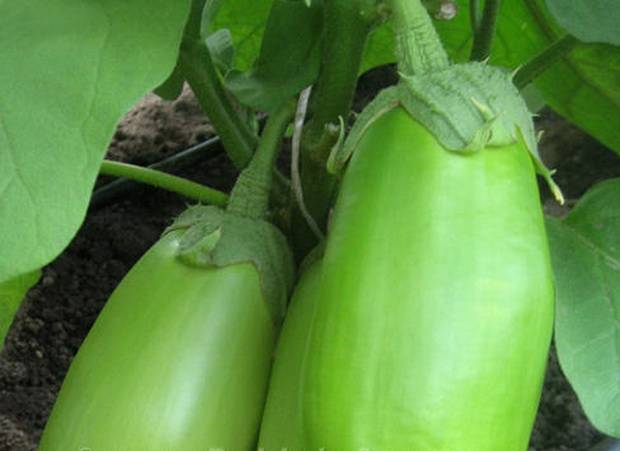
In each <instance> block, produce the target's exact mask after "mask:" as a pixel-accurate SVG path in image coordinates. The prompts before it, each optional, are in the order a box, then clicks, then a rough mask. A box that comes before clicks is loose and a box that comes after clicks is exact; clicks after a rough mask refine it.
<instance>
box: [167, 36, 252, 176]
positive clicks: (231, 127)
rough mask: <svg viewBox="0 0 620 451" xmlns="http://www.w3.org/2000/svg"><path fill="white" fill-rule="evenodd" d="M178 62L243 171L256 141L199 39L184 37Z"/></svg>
mask: <svg viewBox="0 0 620 451" xmlns="http://www.w3.org/2000/svg"><path fill="white" fill-rule="evenodd" d="M179 62H180V64H181V67H182V69H183V73H184V74H185V78H186V80H187V82H188V83H189V85H190V86H191V88H192V90H193V91H194V94H195V95H196V97H197V99H198V102H199V103H200V106H201V107H202V108H203V110H204V111H205V113H206V114H207V116H208V117H209V120H210V121H211V123H212V124H213V127H214V128H215V130H216V131H217V134H218V135H219V137H220V139H221V140H222V144H223V145H224V148H225V149H226V151H227V153H228V155H229V156H230V159H231V160H232V161H233V163H234V165H235V166H236V167H237V168H238V169H243V168H244V167H245V166H246V165H247V164H248V162H249V161H250V159H251V157H252V153H253V151H254V148H255V146H256V137H254V136H253V134H252V132H251V131H250V130H249V128H248V127H247V125H246V124H245V123H244V122H243V120H242V119H241V117H240V116H239V114H238V113H237V111H236V110H235V108H234V107H233V105H232V103H231V102H230V100H229V98H228V96H227V94H226V91H225V89H224V87H223V86H222V83H221V81H220V78H219V75H218V73H217V71H216V68H215V65H214V63H213V59H212V58H211V54H210V52H209V49H208V48H207V46H206V44H205V43H204V42H202V41H200V40H199V39H192V38H190V37H186V39H185V40H184V41H183V45H182V46H181V53H180V56H179Z"/></svg>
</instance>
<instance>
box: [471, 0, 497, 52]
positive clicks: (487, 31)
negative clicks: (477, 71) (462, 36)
mask: <svg viewBox="0 0 620 451" xmlns="http://www.w3.org/2000/svg"><path fill="white" fill-rule="evenodd" d="M501 3H502V2H501V0H486V1H485V2H484V10H483V12H482V18H481V19H480V22H479V24H478V27H477V28H476V29H475V31H474V45H473V47H472V49H471V56H470V60H471V61H484V60H486V59H487V58H488V57H489V56H490V55H491V46H492V45H493V37H494V36H495V25H496V24H497V16H498V14H499V8H500V6H501Z"/></svg>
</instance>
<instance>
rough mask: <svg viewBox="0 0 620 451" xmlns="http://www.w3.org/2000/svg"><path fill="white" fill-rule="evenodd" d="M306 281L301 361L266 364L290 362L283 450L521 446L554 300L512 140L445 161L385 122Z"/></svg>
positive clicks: (371, 131) (362, 151)
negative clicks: (310, 305) (312, 290)
mask: <svg viewBox="0 0 620 451" xmlns="http://www.w3.org/2000/svg"><path fill="white" fill-rule="evenodd" d="M319 285H320V286H319V287H318V289H316V294H315V297H316V299H314V301H315V302H316V305H315V307H314V312H313V314H312V317H311V318H310V319H308V321H310V322H311V324H310V325H309V326H307V330H309V332H308V338H307V339H306V340H305V341H306V342H307V343H305V345H304V349H298V352H299V353H301V357H295V353H294V352H289V353H287V355H281V356H279V357H283V358H296V359H299V360H301V364H298V368H300V370H299V375H298V376H297V377H298V380H299V386H298V387H297V389H296V390H297V393H298V396H299V398H300V401H299V404H300V408H299V410H300V413H299V415H300V416H301V419H300V420H299V421H296V422H294V423H292V424H285V423H284V424H282V425H281V427H282V428H287V427H293V425H294V424H299V425H300V426H299V434H301V437H302V439H301V440H297V442H295V443H292V444H291V445H290V446H289V447H288V449H289V451H293V450H318V449H323V450H326V451H359V450H361V449H364V450H372V451H379V450H381V451H524V450H526V449H527V445H528V441H529V436H530V434H531V429H532V426H533V422H534V418H535V414H536V410H537V406H538V402H539V399H540V392H541V386H542V382H543V377H544V372H545V366H546V360H547V354H548V350H549V345H550V341H551V333H552V324H553V312H554V289H553V283H552V273H551V265H550V259H549V252H548V247H547V239H546V233H545V228H544V222H543V215H542V211H541V206H540V201H539V194H538V187H537V184H536V180H535V173H534V167H533V164H532V162H531V159H530V156H529V154H528V151H527V149H526V148H525V146H524V144H523V143H521V142H518V143H515V144H512V145H509V146H505V147H501V148H497V147H495V148H485V149H483V150H481V151H478V152H472V153H462V152H461V153H459V152H451V151H447V150H445V149H444V148H442V147H441V146H440V145H439V144H438V142H437V140H436V139H435V137H434V136H433V135H432V134H431V133H430V132H429V131H428V130H426V129H425V128H424V127H423V126H422V125H420V124H419V123H417V122H416V121H415V120H413V119H412V118H411V117H410V116H409V115H408V114H407V113H406V112H405V111H404V110H403V109H401V108H397V109H395V110H393V111H391V112H389V113H386V114H385V115H384V116H382V117H381V118H379V119H378V120H377V121H376V122H374V123H373V124H372V125H371V126H370V127H369V128H368V130H367V131H366V132H365V134H364V136H363V137H362V139H361V141H360V143H359V145H358V147H357V149H356V151H355V153H354V154H353V158H352V160H351V162H350V164H349V166H348V168H347V171H346V173H345V176H344V179H343V184H342V187H341V191H340V193H339V197H338V200H337V203H336V207H335V210H334V215H333V221H332V226H331V229H330V233H329V236H328V239H327V246H326V251H325V256H324V259H323V262H322V267H321V277H320V283H319ZM284 339H286V337H284V336H283V340H284ZM298 342H303V340H298ZM281 346H282V347H284V346H285V344H284V343H282V344H281ZM300 348H301V346H300ZM287 356H288V357H287ZM279 357H277V358H279ZM286 364H287V363H286V362H278V361H276V365H280V366H285V365H286ZM290 377H296V375H291V376H290ZM274 382H275V381H274ZM274 390H277V387H274V385H273V384H272V387H271V391H272V392H273V391H274ZM284 437H285V438H286V436H284ZM262 439H263V440H264V441H265V443H267V439H268V437H266V436H264V434H263V436H262ZM298 443H301V444H298ZM268 444H269V445H270V446H271V447H270V448H268V449H278V447H279V448H283V447H286V446H287V445H288V444H287V443H273V442H270V443H268Z"/></svg>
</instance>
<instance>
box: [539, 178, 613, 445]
mask: <svg viewBox="0 0 620 451" xmlns="http://www.w3.org/2000/svg"><path fill="white" fill-rule="evenodd" d="M547 230H548V234H549V242H550V247H551V254H552V260H553V269H554V274H555V282H556V293H557V296H556V297H557V306H556V320H555V343H556V347H557V351H558V356H559V360H560V364H561V366H562V369H563V371H564V373H565V374H566V376H567V378H568V379H569V381H570V382H571V384H572V386H573V388H574V389H575V391H576V393H577V396H578V397H579V400H580V402H581V404H582V406H583V408H584V410H585V412H586V414H587V415H588V417H589V419H590V420H591V421H592V424H594V425H595V426H596V427H597V428H598V429H600V430H601V431H602V432H604V433H606V434H608V435H612V436H616V437H620V179H614V180H611V181H607V182H603V183H601V184H599V185H596V186H595V187H594V188H592V189H591V190H590V191H588V193H586V195H585V196H584V197H583V198H582V199H581V201H580V202H579V203H578V204H577V205H576V206H575V208H574V209H573V210H572V211H571V213H570V214H569V215H568V217H567V218H566V219H564V220H563V221H560V220H558V219H552V218H549V219H548V220H547Z"/></svg>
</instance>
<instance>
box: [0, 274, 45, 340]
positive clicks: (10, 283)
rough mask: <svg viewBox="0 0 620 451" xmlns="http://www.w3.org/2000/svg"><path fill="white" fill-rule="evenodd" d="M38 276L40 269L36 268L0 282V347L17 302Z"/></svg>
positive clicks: (35, 281)
mask: <svg viewBox="0 0 620 451" xmlns="http://www.w3.org/2000/svg"><path fill="white" fill-rule="evenodd" d="M39 277H41V271H40V270H37V271H34V272H31V273H28V274H24V275H21V276H17V277H15V278H13V279H10V280H7V281H5V282H2V283H0V349H2V343H3V342H4V337H5V336H6V333H7V332H8V330H9V327H10V326H11V323H12V322H13V316H15V312H16V311H17V308H18V307H19V304H20V303H21V302H22V299H23V298H24V296H26V293H27V292H28V290H29V289H30V288H31V287H32V286H33V285H34V284H35V283H37V281H38V280H39Z"/></svg>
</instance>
